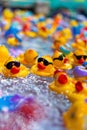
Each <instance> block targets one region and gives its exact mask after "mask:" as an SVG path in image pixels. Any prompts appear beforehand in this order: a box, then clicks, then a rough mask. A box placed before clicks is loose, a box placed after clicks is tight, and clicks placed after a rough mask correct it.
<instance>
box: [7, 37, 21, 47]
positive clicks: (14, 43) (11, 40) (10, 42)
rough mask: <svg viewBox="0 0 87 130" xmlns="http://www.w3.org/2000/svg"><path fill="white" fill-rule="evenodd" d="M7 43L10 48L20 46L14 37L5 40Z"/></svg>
mask: <svg viewBox="0 0 87 130" xmlns="http://www.w3.org/2000/svg"><path fill="white" fill-rule="evenodd" d="M7 43H8V44H9V45H11V46H18V45H20V43H19V42H18V40H17V39H16V38H15V37H8V38H7Z"/></svg>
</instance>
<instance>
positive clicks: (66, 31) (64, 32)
mask: <svg viewBox="0 0 87 130" xmlns="http://www.w3.org/2000/svg"><path fill="white" fill-rule="evenodd" d="M61 33H62V35H63V36H64V37H65V39H66V41H68V40H70V39H72V32H71V30H70V29H69V28H64V29H63V30H62V31H61Z"/></svg>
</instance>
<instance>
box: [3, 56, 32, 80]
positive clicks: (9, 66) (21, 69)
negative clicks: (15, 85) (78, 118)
mask: <svg viewBox="0 0 87 130" xmlns="http://www.w3.org/2000/svg"><path fill="white" fill-rule="evenodd" d="M29 73H30V71H29V69H28V68H26V67H25V66H24V65H22V64H20V62H19V61H16V60H15V59H14V58H12V57H9V58H8V60H7V61H6V62H5V64H4V67H3V69H2V74H3V75H4V76H5V77H10V78H15V77H26V76H27V75H28V74H29Z"/></svg>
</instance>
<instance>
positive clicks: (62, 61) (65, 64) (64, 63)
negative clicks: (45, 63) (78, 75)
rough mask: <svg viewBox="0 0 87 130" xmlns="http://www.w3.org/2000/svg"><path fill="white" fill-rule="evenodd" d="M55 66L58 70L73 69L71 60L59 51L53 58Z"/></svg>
mask: <svg viewBox="0 0 87 130" xmlns="http://www.w3.org/2000/svg"><path fill="white" fill-rule="evenodd" d="M52 59H53V65H54V67H55V68H56V69H59V68H60V69H64V70H66V69H71V68H72V65H71V64H70V62H69V59H68V58H67V57H66V56H65V55H64V54H63V53H62V52H59V51H57V50H56V51H55V52H54V54H53V56H52Z"/></svg>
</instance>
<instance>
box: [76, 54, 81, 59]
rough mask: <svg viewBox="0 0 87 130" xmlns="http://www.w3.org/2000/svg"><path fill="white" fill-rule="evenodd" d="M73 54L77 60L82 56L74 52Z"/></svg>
mask: <svg viewBox="0 0 87 130" xmlns="http://www.w3.org/2000/svg"><path fill="white" fill-rule="evenodd" d="M74 56H75V57H76V59H77V60H80V59H81V58H82V56H81V55H79V56H77V55H76V54H74Z"/></svg>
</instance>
